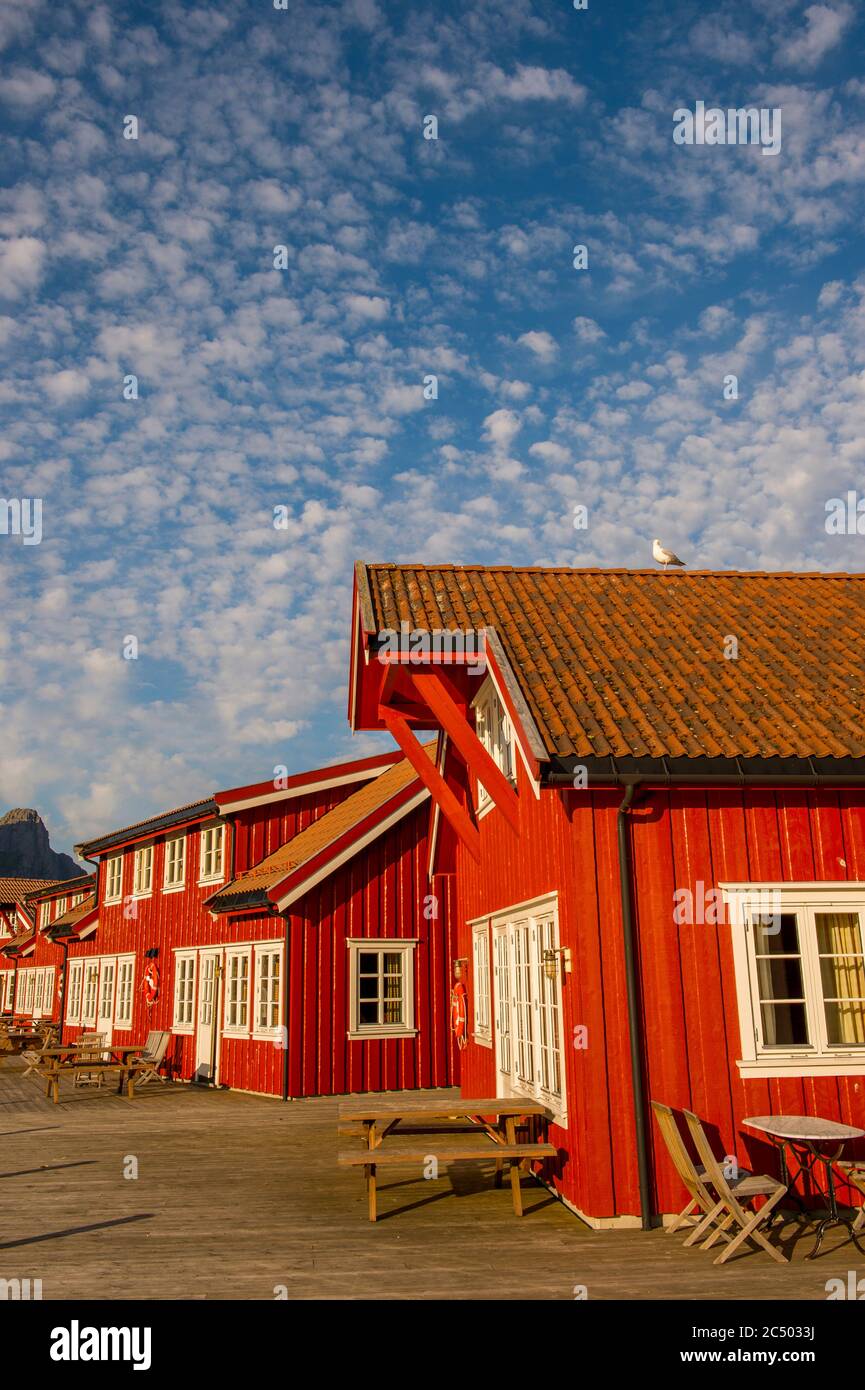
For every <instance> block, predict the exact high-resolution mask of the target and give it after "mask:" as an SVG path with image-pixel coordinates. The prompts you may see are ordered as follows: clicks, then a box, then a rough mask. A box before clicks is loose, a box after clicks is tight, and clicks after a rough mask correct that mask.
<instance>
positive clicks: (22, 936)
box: [0, 927, 36, 956]
mask: <svg viewBox="0 0 865 1390" xmlns="http://www.w3.org/2000/svg"><path fill="white" fill-rule="evenodd" d="M35 935H36V928H35V927H27V929H26V930H25V931H20V932H18V934H17V936H10V937H9V940H8V941H3V942H0V951H3V953H4V954H6V955H13V956H14V955H17V954H18V952H19V951H20V950H21V948H22V946H26V945H27V943H28V942H30V941H32V940H33V938H34V936H35Z"/></svg>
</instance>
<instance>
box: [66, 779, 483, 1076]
mask: <svg viewBox="0 0 865 1390" xmlns="http://www.w3.org/2000/svg"><path fill="white" fill-rule="evenodd" d="M357 789H358V784H357V783H354V784H350V785H349V786H348V787H336V788H330V789H328V790H327V791H326V792H317V793H312V794H308V795H304V796H303V797H298V798H292V799H291V800H289V801H284V802H277V803H275V804H272V805H271V806H264V807H255V808H252V809H251V810H248V811H244V812H241V813H240V814H239V816H238V818H237V819H238V827H237V832H236V833H237V849H236V853H235V869H234V872H235V874H236V873H240V872H242V870H243V869H245V868H246V867H247V866H248V865H249V864H250V863H256V862H258V861H259V860H260V859H261V858H262V857H263V856H265V855H266V854H269V853H271V852H272V850H273V849H275V848H277V846H278V845H279V844H280V843H283V842H284V840H285V839H287V838H290V837H291V836H293V835H294V834H297V833H298V832H299V831H300V830H303V829H304V828H305V827H306V826H307V825H309V824H311V823H312V821H313V820H316V819H318V817H319V816H321V815H323V814H324V812H325V811H327V810H329V809H330V808H331V807H332V806H334V805H336V804H337V803H338V802H340V801H342V800H344V799H345V797H346V796H347V795H350V794H351V793H352V792H354V791H356V790H357ZM428 822H429V807H428V804H424V805H423V806H421V807H420V808H418V809H417V810H416V811H414V812H412V813H411V814H410V815H408V816H406V817H405V818H404V819H403V820H402V821H400V822H398V823H397V825H395V826H393V827H392V828H391V829H390V830H389V831H386V832H385V833H384V834H383V835H382V836H380V837H379V839H378V840H376V841H374V842H373V843H372V845H370V846H369V847H368V848H367V849H366V850H364V851H362V852H361V853H360V854H358V855H356V856H355V857H354V858H353V859H351V860H350V861H348V862H347V863H346V864H345V865H344V866H343V867H342V868H341V869H339V870H337V871H335V872H334V873H333V874H332V875H331V876H329V877H328V878H327V879H326V880H324V881H323V882H322V883H321V884H320V885H319V886H318V887H317V888H315V889H313V890H311V891H310V892H309V893H308V894H306V895H305V897H304V898H303V899H301V900H300V901H299V902H298V903H297V904H295V905H294V906H293V908H292V910H291V917H290V925H289V933H290V942H289V962H288V972H287V973H288V1000H289V1001H290V1018H289V1021H288V1028H289V1068H290V1070H289V1093H290V1095H292V1096H303V1095H320V1094H335V1093H341V1092H344V1091H360V1090H369V1089H382V1090H392V1089H399V1088H404V1087H415V1086H447V1085H452V1084H455V1081H456V1078H457V1076H458V1069H457V1064H456V1059H455V1057H454V1049H453V1046H452V1040H451V1035H450V1032H449V1015H448V1007H449V988H450V978H451V960H452V954H453V953H452V950H451V944H450V941H449V935H448V933H449V931H450V924H452V922H453V920H454V919H453V914H452V911H450V906H451V895H452V891H453V890H452V880H448V879H439V880H438V887H437V888H436V889H432V888H431V887H430V884H429V881H428V879H427V876H426V866H427V852H428V851H427V828H428ZM189 835H190V840H189V843H188V845H187V860H186V885H187V886H186V887H185V888H184V890H183V891H182V892H174V893H165V892H163V891H162V890H161V887H160V885H161V883H162V879H163V868H164V858H163V856H164V844H165V836H162V837H161V838H159V839H157V840H156V841H155V842H154V862H153V884H154V892H153V894H152V896H151V897H148V898H142V899H138V900H137V902H136V904H135V906H136V910H137V916H136V918H134V919H132V918H128V917H126V916H125V913H126V912H128V911H129V907H128V906H127V905H126V903H125V901H124V902H120V903H117V904H110V905H107V906H106V905H105V904H104V903H103V905H102V906H101V908H100V910H99V928H98V930H97V932H96V933H95V934H94V935H93V936H91V937H88V938H87V939H86V940H84V941H79V942H75V943H74V944H73V945H72V946H71V947H70V953H69V954H70V960H72V959H81V958H88V957H94V956H116V955H124V954H129V953H132V952H134V953H135V956H136V964H135V984H134V1013H133V1022H132V1027H131V1028H129V1029H124V1030H119V1029H116V1028H115V1030H114V1031H115V1040H116V1041H117V1042H121V1043H122V1042H141V1041H143V1040H144V1039H145V1038H146V1036H147V1033H148V1032H149V1031H150V1030H151V1029H154V1028H157V1029H171V1028H172V1016H173V993H174V951H175V949H178V948H181V949H182V948H184V947H198V946H202V945H214V946H224V945H231V944H240V943H244V942H257V941H282V940H284V938H285V921H284V919H283V918H282V917H281V916H279V915H275V916H267V915H264V914H262V915H260V916H253V915H249V916H235V917H231V916H227V915H220V916H218V917H215V918H214V917H213V916H212V914H211V913H210V912H209V910H208V909H207V908H206V907H205V906H204V900H205V899H206V898H207V897H209V896H210V895H211V894H212V893H213V892H214V887H215V885H213V884H209V885H205V886H203V887H201V888H199V887H198V885H197V878H198V850H199V845H198V836H199V829H198V827H197V826H196V827H193V828H192V829H191V830H190V832H189ZM226 846H227V848H226V855H227V860H226V862H227V865H228V866H229V868H230V865H231V831H228V832H227V840H226ZM133 852H134V847H130V849H129V850H127V851H126V852H125V855H124V857H125V861H126V862H125V863H124V870H123V893H124V900H125V899H126V897H127V895H128V894H129V893H130V891H131V885H132V863H131V859H132V855H133ZM433 891H435V892H436V893H437V894H438V896H439V917H438V919H437V920H432V919H430V920H429V921H427V919H425V918H424V916H423V906H424V898H425V896H426V895H427V894H429V893H431V892H433ZM352 935H354V936H385V935H388V936H389V935H393V936H396V937H406V936H417V937H420V938H421V939H420V943H419V945H418V947H417V949H416V952H415V969H416V974H415V1013H416V1018H415V1022H416V1026H417V1028H418V1030H419V1032H418V1036H417V1037H415V1038H412V1039H387V1040H384V1041H380V1040H376V1041H353V1042H349V1041H348V1040H347V1038H346V1033H347V1030H348V1011H349V1006H348V961H347V956H348V951H347V947H346V938H347V936H352ZM152 947H156V948H158V952H159V954H158V956H157V958H156V959H157V964H158V967H159V971H160V975H161V989H160V995H159V998H158V999H157V1001H156V1003H155V1004H154V1005H153V1006H152V1007H148V1006H147V1003H146V1000H145V997H144V994H143V992H142V989H141V983H142V980H143V976H144V971H145V968H146V965H147V959H146V957H145V954H144V953H145V951H147V950H148V949H150V948H152ZM55 949H56V948H55ZM45 963H48V962H47V961H46V962H45ZM252 988H253V983H252V981H250V1000H251V999H252ZM251 1008H252V1004H251V1003H250V1010H251ZM80 1031H81V1029H80V1027H79V1026H77V1025H66V1028H65V1033H64V1038H65V1040H71V1039H73V1038H74V1037H75V1036H76V1035H77V1034H78V1033H79V1032H80ZM284 1055H285V1054H284V1051H283V1049H282V1047H281V1046H277V1045H276V1044H275V1043H274V1042H273V1041H269V1040H268V1041H260V1040H255V1039H253V1038H251V1037H250V1038H243V1039H241V1038H223V1039H222V1041H221V1051H220V1059H219V1068H218V1073H217V1075H218V1080H219V1082H220V1083H221V1084H224V1085H228V1086H232V1087H235V1088H238V1089H242V1090H248V1091H257V1092H263V1093H265V1094H273V1095H281V1094H282V1087H283V1066H284ZM169 1057H170V1060H171V1064H172V1070H173V1073H174V1075H176V1076H179V1077H183V1078H189V1077H190V1076H191V1075H192V1074H193V1072H194V1070H195V1036H194V1034H191V1035H190V1034H185V1033H184V1034H179V1033H173V1034H172V1040H171V1045H170V1051H169Z"/></svg>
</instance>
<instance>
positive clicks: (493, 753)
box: [472, 676, 516, 806]
mask: <svg viewBox="0 0 865 1390" xmlns="http://www.w3.org/2000/svg"><path fill="white" fill-rule="evenodd" d="M472 703H473V705H474V711H475V731H476V733H477V736H478V738H479V739H480V741H481V743H482V744H483V746H484V748H485V749H486V750H487V752H488V753H489V755H490V757H491V758H492V760H493V762H494V763H495V765H496V767H497V768H498V769H499V771H500V772H502V773H503V774H504V775H505V777H508V778H510V779H511V780H513V778H514V777H515V775H516V770H515V763H514V731H513V729H512V727H511V721H510V720H509V719H508V717H507V715H506V713H505V711H504V709H503V708H502V702H501V700H500V699H499V697H498V694H497V692H496V688H495V686H494V685H493V683H492V680H491V679H490V677H489V676H488V677H487V679H486V680H485V681H484V683H483V685H482V686H481V688H480V690H479V691H478V693H477V695H476V696H475V698H474V700H473V702H472ZM489 800H490V794H489V792H488V791H487V789H486V787H485V786H484V785H483V783H482V782H478V805H479V806H485V805H486V804H487V802H489Z"/></svg>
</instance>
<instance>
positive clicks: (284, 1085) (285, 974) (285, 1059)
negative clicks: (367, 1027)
mask: <svg viewBox="0 0 865 1390" xmlns="http://www.w3.org/2000/svg"><path fill="white" fill-rule="evenodd" d="M283 921H284V922H285V963H284V965H283V969H282V993H283V997H284V999H285V1003H284V1005H283V1008H282V1017H283V1027H284V1029H285V1032H284V1033H283V1035H282V1042H283V1048H282V1099H283V1100H288V1043H289V1037H288V1020H289V1008H290V1000H289V997H288V958H289V955H288V953H289V950H290V949H291V944H290V941H289V932H290V926H289V914H288V913H287V912H286V913H284V914H283Z"/></svg>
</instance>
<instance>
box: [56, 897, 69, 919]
mask: <svg viewBox="0 0 865 1390" xmlns="http://www.w3.org/2000/svg"><path fill="white" fill-rule="evenodd" d="M65 911H66V899H65V898H56V899H55V902H54V920H55V922H56V920H57V918H58V917H62V916H63V914H64V912H65Z"/></svg>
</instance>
